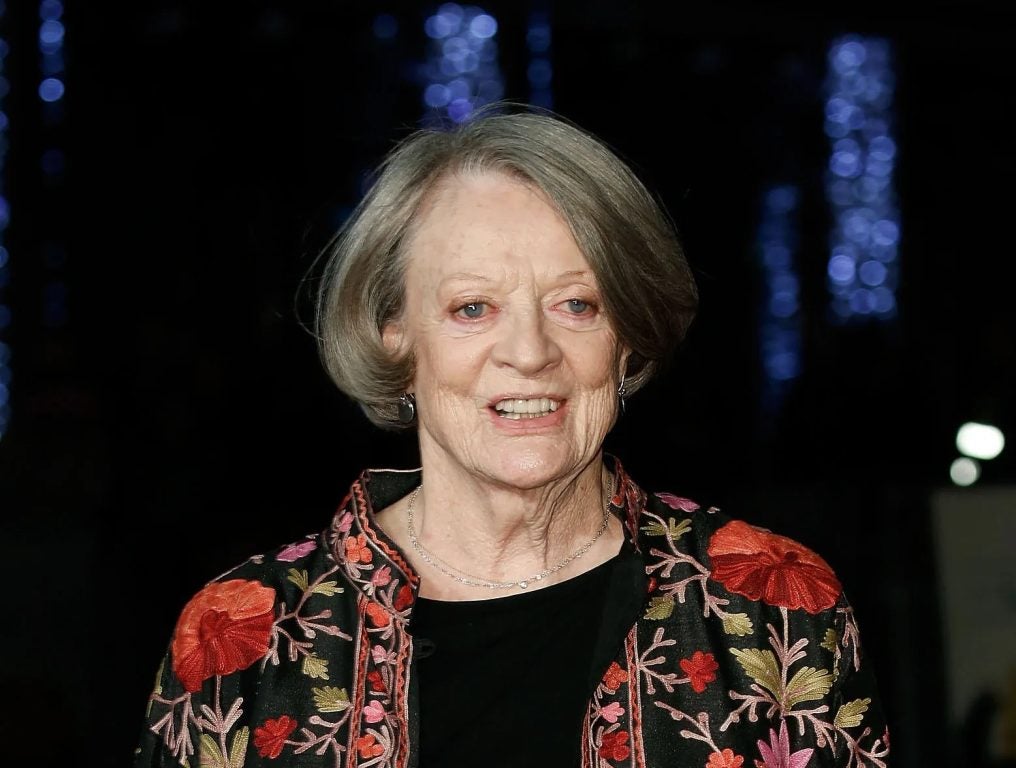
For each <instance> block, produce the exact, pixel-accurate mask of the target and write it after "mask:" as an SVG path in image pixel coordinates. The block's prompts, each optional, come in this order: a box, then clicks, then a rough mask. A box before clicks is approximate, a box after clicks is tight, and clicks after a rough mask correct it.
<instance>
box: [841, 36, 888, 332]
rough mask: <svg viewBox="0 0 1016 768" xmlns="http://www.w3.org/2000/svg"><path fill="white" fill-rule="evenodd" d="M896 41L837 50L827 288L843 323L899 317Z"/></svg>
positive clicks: (853, 41) (848, 42)
mask: <svg viewBox="0 0 1016 768" xmlns="http://www.w3.org/2000/svg"><path fill="white" fill-rule="evenodd" d="M891 53H892V52H891V50H890V46H889V43H888V42H887V41H886V40H884V39H881V38H870V37H861V36H857V35H847V36H844V37H841V38H839V39H837V40H835V41H834V42H833V43H832V45H831V46H830V47H829V52H828V61H829V74H828V77H827V83H826V94H827V98H826V103H825V133H826V136H828V138H829V141H830V155H829V165H828V168H827V170H826V198H827V200H828V202H829V204H830V206H831V208H832V219H833V221H834V225H833V229H832V232H831V237H830V241H831V242H830V255H829V262H828V266H827V275H828V280H827V286H828V289H829V293H830V296H831V302H830V308H831V310H832V312H831V316H832V318H833V319H834V320H835V321H837V322H848V321H854V320H863V319H876V320H888V319H890V318H892V317H894V316H895V315H896V311H897V307H896V286H897V282H898V271H899V265H898V262H897V253H898V244H899V240H900V222H899V215H898V212H897V208H896V198H895V192H894V188H893V171H894V164H895V160H896V143H895V141H894V139H893V137H892V135H891V126H892V119H893V115H892V106H893V104H892V95H893V88H894V85H895V83H894V80H895V76H894V73H893V70H892V62H891Z"/></svg>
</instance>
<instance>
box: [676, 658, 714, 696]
mask: <svg viewBox="0 0 1016 768" xmlns="http://www.w3.org/2000/svg"><path fill="white" fill-rule="evenodd" d="M719 668H720V665H719V664H717V663H716V659H715V658H714V657H713V655H712V654H711V653H702V651H695V653H693V654H692V655H691V658H690V659H681V669H683V670H684V673H685V674H686V675H688V677H689V678H690V679H691V688H692V690H693V691H695V693H702V691H704V690H705V689H706V683H711V682H712V681H713V680H715V679H716V670H717V669H719Z"/></svg>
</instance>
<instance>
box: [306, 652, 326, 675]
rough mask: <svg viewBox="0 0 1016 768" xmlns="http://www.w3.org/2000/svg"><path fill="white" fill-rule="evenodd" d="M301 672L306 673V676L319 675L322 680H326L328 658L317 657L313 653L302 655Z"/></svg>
mask: <svg viewBox="0 0 1016 768" xmlns="http://www.w3.org/2000/svg"><path fill="white" fill-rule="evenodd" d="M301 672H303V673H304V674H305V675H307V677H320V678H321V679H322V680H327V679H328V659H319V658H318V657H317V656H314V655H313V654H311V655H309V656H304V658H303V668H302V669H301Z"/></svg>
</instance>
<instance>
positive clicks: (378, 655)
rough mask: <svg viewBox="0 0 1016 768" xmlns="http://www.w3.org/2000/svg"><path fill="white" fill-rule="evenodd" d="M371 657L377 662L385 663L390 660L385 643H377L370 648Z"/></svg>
mask: <svg viewBox="0 0 1016 768" xmlns="http://www.w3.org/2000/svg"><path fill="white" fill-rule="evenodd" d="M370 657H371V658H372V659H374V663H375V664H384V663H385V662H386V661H388V651H386V650H385V648H384V646H383V645H375V646H374V647H373V648H371V649H370Z"/></svg>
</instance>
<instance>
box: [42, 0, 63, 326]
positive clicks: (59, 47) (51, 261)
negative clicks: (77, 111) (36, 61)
mask: <svg viewBox="0 0 1016 768" xmlns="http://www.w3.org/2000/svg"><path fill="white" fill-rule="evenodd" d="M63 12H64V7H63V3H61V2H60V0H41V2H40V3H39V35H38V41H39V54H40V70H41V71H42V74H43V75H44V78H43V80H42V81H41V82H40V83H39V89H38V91H39V98H40V99H41V100H42V102H43V117H44V121H45V123H46V127H47V128H48V129H49V131H51V133H50V135H51V136H52V135H56V129H58V128H59V127H60V125H61V124H62V122H63V114H64V113H63V104H62V101H63V98H64V96H65V95H66V90H67V88H66V84H65V73H64V51H63V46H64V40H65V38H66V35H67V29H66V27H65V26H64V23H63V22H62V21H61V17H62V16H63ZM64 165H65V160H64V152H63V149H61V148H60V147H55V146H45V147H44V148H43V151H42V155H41V157H40V158H39V166H40V168H41V170H42V175H43V177H44V179H45V181H46V187H47V189H53V188H54V187H55V186H56V185H57V184H58V183H59V182H60V180H61V178H62V176H63V173H64ZM53 254H59V258H53ZM64 255H65V254H64V249H63V246H62V244H60V243H56V242H52V241H50V242H46V243H43V257H44V261H45V263H46V267H47V269H48V270H49V271H50V272H51V273H52V274H51V275H50V279H48V280H47V281H46V283H45V284H44V285H43V286H42V324H43V326H44V327H46V328H59V327H60V326H62V325H64V324H65V323H66V322H67V290H68V289H67V284H66V282H64V280H63V279H62V277H61V275H60V272H61V271H62V267H63V264H64V261H65V258H64Z"/></svg>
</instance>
